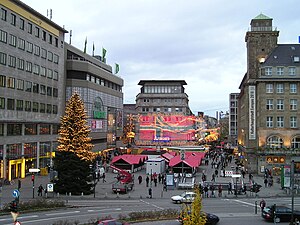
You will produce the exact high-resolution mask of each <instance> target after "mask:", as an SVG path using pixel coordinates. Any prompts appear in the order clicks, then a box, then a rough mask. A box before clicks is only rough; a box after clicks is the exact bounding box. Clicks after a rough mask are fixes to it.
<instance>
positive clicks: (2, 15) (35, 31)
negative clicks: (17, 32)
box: [0, 8, 58, 47]
mask: <svg viewBox="0 0 300 225" xmlns="http://www.w3.org/2000/svg"><path fill="white" fill-rule="evenodd" d="M0 19H1V20H3V21H8V20H9V19H10V21H9V22H10V23H11V25H13V26H19V28H20V29H21V30H25V29H26V30H27V32H28V33H29V34H32V35H34V36H35V37H37V38H42V40H43V41H45V42H48V43H49V44H51V45H52V44H54V46H55V47H58V38H57V37H54V36H53V35H52V34H50V33H47V32H46V31H45V30H42V29H41V28H40V27H38V26H33V24H32V23H31V22H27V24H26V23H25V20H24V19H23V18H21V17H19V19H18V21H17V16H16V15H15V14H14V13H10V18H8V14H7V10H6V9H4V8H1V10H0Z"/></svg>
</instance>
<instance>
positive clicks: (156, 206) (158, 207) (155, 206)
mask: <svg viewBox="0 0 300 225" xmlns="http://www.w3.org/2000/svg"><path fill="white" fill-rule="evenodd" d="M140 201H141V202H143V203H145V204H147V205H151V206H153V207H154V208H157V209H160V210H164V208H162V207H160V206H158V205H155V204H152V203H149V202H146V201H144V200H140Z"/></svg>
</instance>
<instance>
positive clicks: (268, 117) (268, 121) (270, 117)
mask: <svg viewBox="0 0 300 225" xmlns="http://www.w3.org/2000/svg"><path fill="white" fill-rule="evenodd" d="M266 126H267V127H269V128H270V127H273V117H272V116H267V121H266Z"/></svg>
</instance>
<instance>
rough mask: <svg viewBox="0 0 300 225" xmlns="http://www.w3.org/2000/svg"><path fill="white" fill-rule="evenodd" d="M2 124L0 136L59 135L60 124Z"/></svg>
mask: <svg viewBox="0 0 300 225" xmlns="http://www.w3.org/2000/svg"><path fill="white" fill-rule="evenodd" d="M4 126H5V124H4V123H0V136H19V135H44V134H58V129H59V125H58V124H46V123H45V124H44V123H42V124H37V123H28V124H27V123H26V124H22V123H8V124H6V132H5V129H4Z"/></svg>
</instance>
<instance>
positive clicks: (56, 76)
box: [53, 71, 58, 80]
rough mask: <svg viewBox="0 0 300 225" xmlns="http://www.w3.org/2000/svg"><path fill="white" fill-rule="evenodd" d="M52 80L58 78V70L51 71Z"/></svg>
mask: <svg viewBox="0 0 300 225" xmlns="http://www.w3.org/2000/svg"><path fill="white" fill-rule="evenodd" d="M53 80H58V72H57V71H53Z"/></svg>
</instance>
